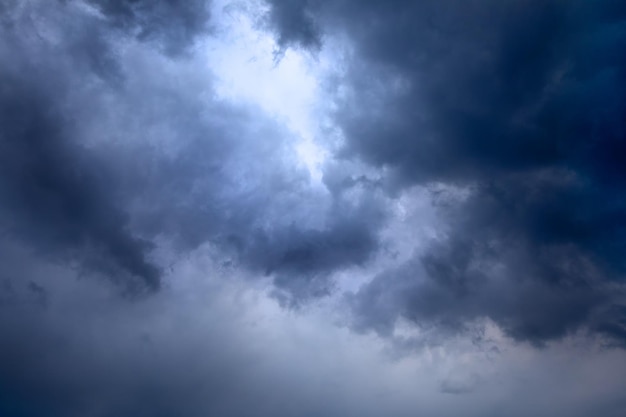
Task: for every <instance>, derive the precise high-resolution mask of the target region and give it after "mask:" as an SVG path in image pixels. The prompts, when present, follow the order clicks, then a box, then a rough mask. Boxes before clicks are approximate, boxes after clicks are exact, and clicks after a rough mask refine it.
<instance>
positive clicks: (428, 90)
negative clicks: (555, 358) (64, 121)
mask: <svg viewBox="0 0 626 417" xmlns="http://www.w3.org/2000/svg"><path fill="white" fill-rule="evenodd" d="M270 3H271V4H272V10H271V13H272V16H273V18H272V21H273V22H274V24H275V26H274V28H275V30H276V32H277V33H278V36H279V39H281V41H282V42H283V44H285V45H290V44H298V45H301V46H303V47H310V46H311V45H312V44H315V42H314V40H315V39H321V38H322V37H323V36H324V35H328V36H330V35H332V34H336V33H347V34H348V36H349V39H351V41H352V42H353V46H354V49H355V51H356V54H355V58H354V59H352V61H350V63H349V69H348V74H347V77H346V80H345V83H346V85H347V88H348V90H347V91H349V93H348V94H347V98H343V99H342V100H343V101H342V104H340V108H339V110H338V112H337V115H336V120H337V121H338V123H339V124H340V125H341V126H342V127H343V130H344V133H345V135H346V142H347V143H346V147H345V150H344V152H343V154H344V156H345V157H348V158H354V157H357V158H359V159H361V160H363V161H365V162H367V163H369V164H372V165H374V166H378V167H384V168H385V169H387V170H388V171H391V175H390V179H389V181H392V185H391V186H390V191H394V192H397V190H398V189H402V188H404V187H406V186H411V185H414V184H419V185H430V184H435V183H444V184H448V185H453V186H460V187H466V188H468V189H470V190H471V196H470V197H469V198H468V199H467V201H465V202H463V203H459V204H460V206H459V207H458V209H456V210H452V211H450V212H442V215H443V217H444V218H447V219H448V220H447V221H448V222H449V227H448V229H447V230H448V231H447V234H448V237H447V238H446V239H445V241H444V242H440V243H438V244H437V245H436V246H435V247H433V248H432V249H431V250H429V251H427V253H423V254H421V255H418V256H417V258H419V261H416V262H412V263H410V264H408V265H406V266H405V267H403V268H401V269H400V270H399V271H397V272H390V273H388V274H385V277H384V278H383V277H381V278H378V279H377V280H375V283H373V284H372V285H370V287H369V288H367V289H364V290H363V291H361V293H360V294H361V296H362V297H363V300H361V301H360V302H359V303H360V304H359V303H357V304H359V305H362V306H363V307H362V309H361V310H359V311H362V313H363V314H364V316H365V317H369V319H370V320H371V322H370V324H371V326H373V327H376V326H379V325H380V323H381V322H384V321H388V320H389V319H387V318H385V317H386V314H391V315H392V316H395V315H404V316H407V317H411V318H413V319H415V320H416V321H418V322H421V321H423V320H425V319H427V318H429V317H431V315H434V316H437V317H438V320H448V319H449V320H452V321H460V322H462V321H463V320H470V319H472V318H474V317H477V316H481V315H483V316H487V317H490V318H492V319H494V320H496V321H497V322H499V323H500V324H502V325H503V326H504V328H506V329H508V330H509V332H510V334H511V335H512V336H513V337H515V338H518V339H521V340H530V341H533V342H536V343H540V342H542V341H545V340H549V339H552V338H555V337H561V336H563V335H565V334H567V333H568V332H569V331H572V330H574V329H576V328H578V327H579V326H583V327H590V328H593V329H596V330H599V329H606V328H611V329H614V330H615V331H612V332H611V333H612V334H613V335H614V336H618V337H619V334H621V330H617V329H619V328H621V327H619V326H621V325H618V324H617V323H618V322H620V323H621V320H622V319H621V318H619V317H620V316H619V315H617V316H613V315H611V314H609V315H608V316H606V317H605V318H604V320H606V321H607V322H606V323H602V324H600V325H599V327H597V326H596V323H595V322H594V321H592V320H591V319H590V317H591V315H592V314H591V312H592V311H596V310H611V309H612V307H611V305H613V303H617V304H618V305H619V304H621V302H622V301H621V300H622V298H623V297H622V295H621V293H622V291H623V289H619V290H617V293H616V290H615V288H616V287H617V288H621V285H620V284H619V282H621V281H622V278H623V276H624V272H625V270H624V266H625V264H624V263H623V257H622V256H621V253H622V252H623V247H624V233H623V224H624V221H623V216H624V212H625V208H626V206H625V205H624V199H623V197H622V196H623V194H624V173H625V172H624V169H623V168H624V166H626V164H625V161H624V160H623V154H624V152H623V150H624V143H626V142H625V140H626V139H625V137H624V132H625V131H626V125H625V124H624V118H623V114H624V111H625V109H626V107H625V104H624V103H625V101H624V98H625V97H626V90H625V86H626V81H625V80H626V78H625V75H624V74H625V71H626V61H625V60H624V57H623V54H622V53H621V52H620V51H622V50H623V49H624V45H625V42H626V37H625V36H624V31H623V27H624V22H625V18H626V14H625V13H626V9H624V7H623V6H621V5H618V3H616V2H611V1H602V2H596V3H594V4H593V5H591V4H588V3H586V2H568V3H563V2H558V1H550V2H526V1H524V2H522V1H520V2H506V3H502V2H494V1H473V2H446V3H442V2H430V1H425V2H411V1H393V2H356V1H354V2H353V1H342V2H325V1H317V2H298V3H297V4H298V5H297V6H295V5H294V4H290V6H289V7H285V5H284V4H283V2H279V1H275V2H270ZM303 16H309V17H308V19H310V20H309V21H307V22H309V23H306V24H303V25H301V27H302V30H300V31H299V32H297V31H296V33H293V32H294V30H295V29H294V27H292V26H291V23H293V22H299V21H300V20H302V19H303ZM311 22H315V23H316V25H317V27H318V28H319V32H317V33H311V27H312V26H311ZM344 96H345V94H344ZM442 245H443V248H441V246H442ZM496 265H497V266H498V268H499V269H497V272H493V271H492V272H489V269H493V268H496ZM423 276H427V277H428V278H425V280H426V282H430V283H427V284H421V283H420V282H421V281H420V278H417V277H423ZM414 277H415V278H414ZM492 281H494V282H498V284H497V290H496V288H495V287H492V285H496V284H492ZM405 286H409V287H411V288H413V290H412V292H413V293H414V296H413V298H414V299H413V300H412V301H411V300H410V299H408V298H407V297H408V296H407V295H406V294H405V291H404V290H401V289H403V288H405ZM523 288H527V289H526V290H522V289H523ZM608 288H611V290H609V289H608ZM499 291H502V294H500V293H499ZM608 293H611V294H612V295H609V294H608ZM427 294H430V295H427ZM503 294H510V295H511V300H509V303H508V305H507V306H503V305H502V303H501V302H500V300H501V299H502V297H503V296H504V295H503ZM372 298H373V299H376V300H378V301H377V304H380V303H389V305H385V306H381V313H380V314H382V316H381V317H373V315H375V313H374V312H373V311H372V310H371V309H369V308H367V307H366V306H367V305H369V303H371V302H372ZM429 306H430V307H429ZM513 306H515V307H513ZM509 307H510V308H511V309H510V310H509ZM385 311H386V313H385ZM392 322H393V321H392ZM609 323H612V324H609ZM389 325H390V326H393V323H389Z"/></svg>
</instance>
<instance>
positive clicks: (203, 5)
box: [87, 0, 211, 54]
mask: <svg viewBox="0 0 626 417" xmlns="http://www.w3.org/2000/svg"><path fill="white" fill-rule="evenodd" d="M87 1H88V2H89V3H90V4H93V5H94V6H96V7H97V8H98V9H99V10H100V11H101V12H102V13H103V14H104V15H105V16H106V17H107V19H108V22H109V23H110V24H111V25H113V26H114V27H116V28H118V29H121V30H123V31H125V32H128V33H131V34H133V35H135V36H137V38H138V39H141V40H155V41H157V42H159V43H160V44H161V45H162V46H163V47H164V50H165V52H167V53H169V54H177V53H180V52H182V51H184V50H185V49H187V48H188V47H189V46H190V45H191V44H192V43H193V41H195V40H196V38H197V37H198V36H199V35H200V34H203V33H206V32H208V31H209V19H210V5H211V1H210V0H164V1H152V0H139V1H137V0H87Z"/></svg>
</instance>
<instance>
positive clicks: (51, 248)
mask: <svg viewBox="0 0 626 417" xmlns="http://www.w3.org/2000/svg"><path fill="white" fill-rule="evenodd" d="M3 55H4V56H5V57H7V55H6V54H3ZM13 58H14V60H15V59H16V58H18V59H19V55H17V54H15V55H14V56H13ZM18 69H19V70H20V73H15V72H13V71H11V70H7V71H3V74H2V81H1V82H0V125H1V126H2V127H1V128H0V149H1V152H0V194H1V196H2V201H3V205H2V210H1V211H0V214H1V218H0V224H1V225H2V229H3V238H8V239H13V238H15V239H18V240H20V241H27V242H30V243H31V244H32V245H33V247H34V248H35V249H36V250H37V251H40V252H41V253H43V254H45V255H52V256H54V257H57V258H59V259H61V258H62V259H67V260H70V259H72V258H75V257H77V258H79V259H82V260H83V261H84V262H83V264H84V266H88V267H90V268H96V269H99V270H109V271H111V272H112V275H114V276H115V275H118V276H120V275H122V276H123V275H130V277H135V278H138V279H140V280H141V281H143V284H140V286H143V285H144V284H145V285H147V286H148V287H149V288H151V289H156V288H158V286H159V272H158V268H157V267H156V266H154V265H153V264H152V263H151V262H149V261H148V259H147V256H148V255H147V253H148V249H149V245H148V244H147V243H146V242H143V241H142V240H140V239H138V238H136V237H134V236H133V234H132V233H131V232H130V231H129V230H128V229H127V219H126V216H125V213H124V211H123V210H121V209H120V208H119V207H117V206H116V205H115V204H114V203H113V201H112V196H113V195H114V192H112V191H111V190H109V189H108V187H114V185H113V184H111V183H108V184H107V183H106V177H107V174H106V169H107V168H106V167H104V166H102V165H101V164H100V161H99V160H98V159H97V158H95V157H94V156H93V155H91V154H90V152H89V151H88V150H86V149H84V148H83V147H81V146H80V145H76V142H75V141H74V136H75V134H76V132H75V131H74V129H73V126H72V122H71V115H68V114H66V113H65V112H64V111H63V109H62V106H61V103H60V102H58V101H57V99H56V98H55V97H54V95H55V94H57V95H58V94H63V91H62V90H61V91H59V90H55V87H56V86H55V84H54V82H50V81H52V79H55V80H56V81H57V82H59V83H63V80H62V79H59V78H56V76H57V75H56V74H54V73H52V72H50V73H47V74H46V76H47V77H50V79H49V82H47V83H46V82H43V80H44V78H39V77H40V76H42V73H41V72H40V71H39V70H37V69H34V68H32V67H31V66H29V65H28V63H25V62H23V63H21V64H20V65H18ZM5 273H9V274H10V273H11V272H10V271H5ZM119 281H121V282H125V283H126V284H129V285H130V282H131V280H127V279H120V280H119ZM133 286H134V284H133Z"/></svg>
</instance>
